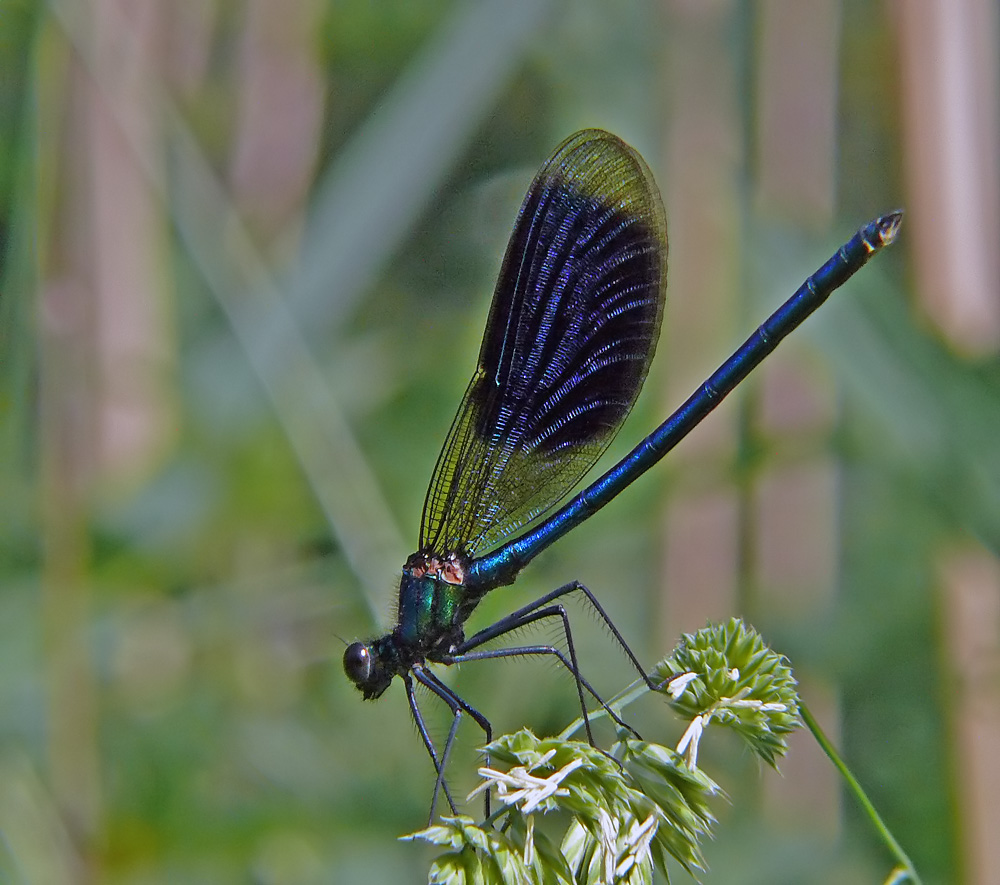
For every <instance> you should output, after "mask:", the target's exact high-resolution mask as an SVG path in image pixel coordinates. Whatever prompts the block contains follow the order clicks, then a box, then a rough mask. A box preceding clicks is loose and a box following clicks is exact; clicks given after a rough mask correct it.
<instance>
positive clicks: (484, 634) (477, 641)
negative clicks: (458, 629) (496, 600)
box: [460, 581, 660, 697]
mask: <svg viewBox="0 0 1000 885" xmlns="http://www.w3.org/2000/svg"><path fill="white" fill-rule="evenodd" d="M577 591H579V592H580V593H582V594H583V595H584V596H585V597H586V598H587V601H588V602H589V603H590V605H591V607H592V608H593V609H594V611H596V612H597V614H598V615H599V616H600V618H601V620H602V621H604V623H605V625H606V626H607V628H608V629H609V630H610V631H611V635H612V637H614V640H615V641H616V642H617V643H618V646H619V647H620V648H621V650H622V651H623V652H625V655H626V657H627V658H628V659H629V661H631V662H632V666H633V667H635V670H636V672H637V673H638V674H639V676H640V677H641V678H642V681H643V682H645V683H646V685H647V686H648V687H649V688H650V690H652V691H656V690H657V689H658V688H659V687H660V686H658V685H657V684H656V683H655V682H653V680H652V679H650V678H649V675H648V674H647V673H646V671H645V670H644V669H643V667H642V664H640V663H639V659H638V658H637V657H636V656H635V653H634V652H633V651H632V649H631V648H630V647H629V645H628V643H627V642H626V641H625V638H624V637H623V636H622V635H621V633H620V632H619V631H618V628H617V627H616V626H615V624H614V621H612V620H611V617H610V616H609V615H608V613H607V612H606V611H605V610H604V608H603V606H602V605H601V604H600V603H599V602H598V601H597V597H596V596H594V594H593V593H591V592H590V590H589V589H587V587H585V586H584V585H583V584H581V583H580V582H579V581H570V582H569V583H568V584H563V585H562V586H561V587H557V588H556V589H555V590H552V591H550V592H548V593H546V594H545V595H544V596H542V597H540V598H538V599H536V600H535V601H534V602H531V603H528V605H526V606H524V607H523V608H519V609H518V610H517V611H515V612H512V613H511V614H509V615H507V616H506V617H504V618H501V619H500V620H499V621H497V622H496V623H495V624H492V625H491V626H489V627H486V628H485V629H484V630H480V631H479V632H478V633H475V634H474V635H472V636H470V637H469V638H468V639H466V640H465V642H463V643H462V645H461V646H460V649H473V648H477V647H479V646H480V645H483V644H484V643H486V642H489V641H490V640H491V639H495V638H496V637H498V636H502V635H503V634H505V633H509V632H510V631H511V630H513V629H517V627H516V626H515V627H510V626H507V625H508V622H517V621H518V620H519V619H521V618H523V617H524V616H525V615H528V614H530V613H531V612H534V611H535V610H537V609H540V608H542V607H543V606H546V605H548V604H549V603H550V602H552V601H553V600H555V599H559V598H560V597H561V596H567V595H569V594H570V593H575V592H577ZM595 697H596V694H595Z"/></svg>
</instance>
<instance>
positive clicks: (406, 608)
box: [395, 569, 474, 658]
mask: <svg viewBox="0 0 1000 885" xmlns="http://www.w3.org/2000/svg"><path fill="white" fill-rule="evenodd" d="M463 603H464V605H463ZM472 604H473V605H474V603H472ZM471 608H472V606H471V605H470V600H469V594H468V591H467V588H465V587H464V586H463V585H461V584H452V583H449V582H448V581H445V580H443V579H442V578H440V577H438V576H437V575H436V574H434V573H433V572H427V573H425V574H423V575H417V574H414V573H413V572H412V571H411V570H410V569H404V570H403V575H402V577H401V578H400V581H399V611H398V621H397V626H396V630H395V633H396V635H397V637H398V638H399V639H400V640H401V641H402V642H403V643H404V645H406V646H409V647H411V648H413V649H414V650H415V651H417V652H418V653H419V654H421V655H429V656H431V657H432V658H433V655H434V653H435V652H444V653H447V652H448V650H449V649H450V647H451V646H452V645H454V644H455V643H457V642H461V640H462V635H463V634H462V626H461V625H462V623H463V622H464V620H465V618H467V617H468V614H469V612H470V611H471Z"/></svg>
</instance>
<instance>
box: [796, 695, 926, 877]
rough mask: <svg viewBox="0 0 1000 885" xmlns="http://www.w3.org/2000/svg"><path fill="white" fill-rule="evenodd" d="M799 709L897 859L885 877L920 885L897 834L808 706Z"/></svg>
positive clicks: (803, 705) (803, 719) (803, 718)
mask: <svg viewBox="0 0 1000 885" xmlns="http://www.w3.org/2000/svg"><path fill="white" fill-rule="evenodd" d="M799 712H800V713H801V714H802V721H803V722H805V724H806V727H807V728H808V729H809V730H810V731H811V732H812V734H813V737H814V738H816V742H817V743H818V744H819V745H820V747H821V748H822V749H823V752H824V753H826V755H827V756H828V757H829V759H830V761H831V762H832V763H833V764H834V766H835V767H836V769H837V771H839V772H840V774H841V776H842V777H843V778H844V782H845V783H846V784H847V788H848V789H849V790H850V791H851V793H852V794H853V795H854V798H855V799H857V800H858V803H859V804H860V805H861V807H862V808H863V809H864V812H865V814H867V815H868V818H869V819H870V820H871V822H872V823H873V824H874V826H875V830H876V832H877V833H878V834H879V836H881V837H882V841H883V842H884V843H885V844H886V846H887V847H888V849H889V851H890V852H891V853H892V856H893V857H894V858H895V859H896V863H897V864H898V866H897V868H896V869H895V870H893V872H892V874H891V875H890V876H889V878H888V879H887V880H886V881H887V882H905V881H910V882H913V883H914V885H921V882H920V876H918V875H917V871H916V869H915V868H914V866H913V863H912V861H911V860H910V858H909V857H908V856H907V854H906V852H905V851H903V846H902V845H900V844H899V842H897V841H896V837H895V836H893V835H892V833H891V832H890V831H889V828H888V827H887V826H886V825H885V821H883V820H882V817H881V815H879V813H878V812H877V811H876V810H875V806H874V805H872V801H871V799H869V798H868V795H867V794H866V793H865V791H864V789H862V787H861V784H859V783H858V780H857V778H856V777H855V776H854V775H853V774H852V773H851V770H850V769H849V768H848V767H847V764H846V763H845V762H844V760H843V759H841V758H840V754H839V753H838V752H837V750H836V749H835V748H834V746H833V744H832V743H830V739H829V738H828V737H827V736H826V734H825V733H824V731H823V729H822V728H820V726H819V723H818V722H817V721H816V719H815V718H814V717H813V714H812V713H811V712H810V711H809V708H808V707H807V706H806V705H805V704H803V703H801V701H800V702H799Z"/></svg>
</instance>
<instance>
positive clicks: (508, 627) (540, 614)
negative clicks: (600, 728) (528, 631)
mask: <svg viewBox="0 0 1000 885" xmlns="http://www.w3.org/2000/svg"><path fill="white" fill-rule="evenodd" d="M575 589H581V590H583V591H584V592H585V593H586V595H587V597H588V598H589V599H590V601H591V602H592V603H593V605H594V607H595V609H596V610H597V611H598V613H599V614H600V615H601V616H602V618H603V619H604V621H605V623H606V624H607V625H608V626H609V627H610V629H611V630H612V631H613V632H614V635H615V636H616V638H617V639H618V641H619V643H620V644H621V645H623V646H624V647H625V649H626V652H627V654H628V656H629V658H630V660H631V661H632V663H633V664H634V665H635V666H636V667H637V669H638V670H639V672H640V673H642V674H643V677H644V678H645V673H643V671H642V667H641V666H639V663H638V661H637V660H636V658H635V655H633V654H632V651H631V649H629V648H628V646H627V645H625V642H624V640H623V639H622V637H621V634H620V633H618V631H617V629H616V628H615V626H614V624H612V623H611V620H610V618H608V616H607V614H606V613H605V612H604V610H603V609H602V608H601V607H600V605H599V604H598V603H597V600H596V599H594V598H593V596H592V594H591V593H590V591H589V590H587V588H586V587H584V586H583V585H582V584H579V585H574V584H566V585H564V586H563V587H560V588H558V589H557V590H555V591H553V592H552V593H548V594H546V595H545V596H543V597H542V598H541V599H539V600H536V601H535V602H533V603H531V604H530V605H527V606H525V607H524V608H521V609H518V610H517V611H516V612H514V613H513V614H510V615H508V616H506V617H504V618H501V619H500V620H499V621H497V622H496V623H495V624H493V625H491V626H490V627H487V628H486V629H484V630H480V631H479V632H478V633H476V634H475V635H473V636H471V637H470V638H469V639H467V640H466V641H465V642H463V643H462V644H461V645H460V646H458V648H457V649H456V653H455V654H452V655H449V656H447V657H446V658H443V659H442V660H443V662H444V663H449V664H450V663H462V662H464V661H477V660H488V659H491V658H503V657H515V656H518V655H529V654H536V655H542V654H548V655H554V656H555V657H556V658H557V659H558V660H559V661H560V662H561V663H562V665H563V666H564V667H566V669H567V670H569V672H570V673H571V674H572V676H573V679H574V681H575V682H576V689H577V696H578V697H579V699H580V710H581V713H582V715H583V723H584V728H585V729H586V732H587V739H588V740H589V742H590V744H591V746H596V743H595V741H594V735H593V731H592V730H591V727H590V716H589V714H588V712H587V704H586V700H585V699H584V696H583V690H584V689H586V690H587V691H588V692H590V694H591V695H592V696H593V697H594V699H595V700H596V701H597V702H598V703H599V704H600V705H601V707H603V708H604V710H605V711H606V712H607V713H608V715H609V716H611V718H612V719H614V721H615V722H616V723H618V725H619V726H621V727H622V728H625V729H627V730H628V731H630V732H631V733H632V734H633V735H635V736H636V737H637V738H638V737H639V735H638V733H637V732H636V730H635V729H634V728H632V726H631V725H629V724H628V723H627V722H625V721H624V720H623V719H622V718H621V717H620V716H619V715H618V714H617V713H615V711H614V710H612V709H611V708H610V707H609V706H608V704H607V703H606V702H605V701H604V699H603V698H602V697H601V696H600V695H599V694H598V693H597V691H596V690H595V689H594V688H593V686H591V684H590V683H589V682H587V680H586V679H585V678H584V676H583V674H582V673H581V672H580V664H579V661H578V659H577V656H576V646H575V645H574V643H573V632H572V630H571V629H570V624H569V615H568V613H567V612H566V609H565V608H564V607H563V606H562V605H561V604H557V605H547V606H545V607H544V608H543V607H541V606H543V605H545V603H547V602H549V601H551V600H552V599H553V598H557V597H558V596H561V595H565V594H566V593H570V592H572V591H573V590H575ZM549 617H559V618H560V619H561V621H562V625H563V635H564V636H565V637H566V646H567V648H568V649H569V654H570V659H571V660H570V661H567V660H566V657H565V655H563V653H562V651H561V650H560V649H558V648H555V647H554V646H551V645H531V646H518V647H514V648H504V649H490V650H487V651H481V652H475V651H471V650H472V649H475V648H477V647H478V646H480V645H482V644H483V643H485V642H489V641H491V640H493V639H496V638H497V637H499V636H503V635H505V634H507V633H511V632H513V631H515V630H518V629H520V628H521V627H525V626H527V625H528V624H531V623H533V622H534V621H540V620H542V619H543V618H549ZM646 681H647V683H648V682H649V680H648V679H646Z"/></svg>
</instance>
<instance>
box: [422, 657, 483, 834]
mask: <svg viewBox="0 0 1000 885" xmlns="http://www.w3.org/2000/svg"><path fill="white" fill-rule="evenodd" d="M412 672H413V676H414V678H415V679H416V680H417V681H418V682H419V683H420V684H421V685H424V686H426V687H427V688H428V689H430V690H431V691H432V692H434V694H436V695H437V696H438V697H439V698H441V700H443V701H444V702H445V703H446V704H447V705H448V708H449V709H450V710H451V713H452V721H451V728H450V729H449V731H448V739H447V740H446V741H445V745H444V752H443V753H442V754H441V764H440V765H437V760H435V767H436V768H437V780H435V782H434V795H433V797H432V798H431V814H430V820H431V821H433V820H434V811H435V809H436V807H437V797H438V790H439V789H440V788H443V789H444V793H445V796H446V797H447V798H448V804H449V805H451V810H452V813H453V814H457V811H456V810H455V803H454V802H452V801H451V796H450V795H449V793H448V785H447V784H446V783H445V780H444V772H445V769H446V768H447V765H448V757H449V756H450V755H451V747H452V744H453V743H454V741H455V735H456V733H457V732H458V723H459V722H460V721H461V718H462V713H463V712H465V713H468V714H469V715H470V716H471V717H472V718H473V719H474V720H475V722H476V724H477V725H478V726H479V727H480V728H481V729H482V730H483V733H484V734H485V735H486V743H487V744H489V743H491V742H492V740H493V726H492V725H491V724H490V721H489V719H487V718H486V717H485V716H484V715H483V714H482V713H480V712H479V711H478V710H477V709H476V708H475V707H473V706H472V704H470V703H469V702H468V701H466V700H465V699H464V698H462V697H460V696H459V695H458V694H456V693H455V692H454V691H452V689H450V688H449V687H448V686H447V685H445V684H444V683H443V682H442V681H441V680H440V679H438V678H437V676H435V675H434V674H433V673H432V672H431V671H430V670H427V669H425V668H424V667H423V666H421V665H419V664H418V665H415V666H414V667H413V671H412ZM486 764H487V765H489V764H490V757H489V754H486ZM484 809H485V812H486V817H487V818H488V817H489V816H490V794H489V790H487V791H486V793H485V798H484Z"/></svg>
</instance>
